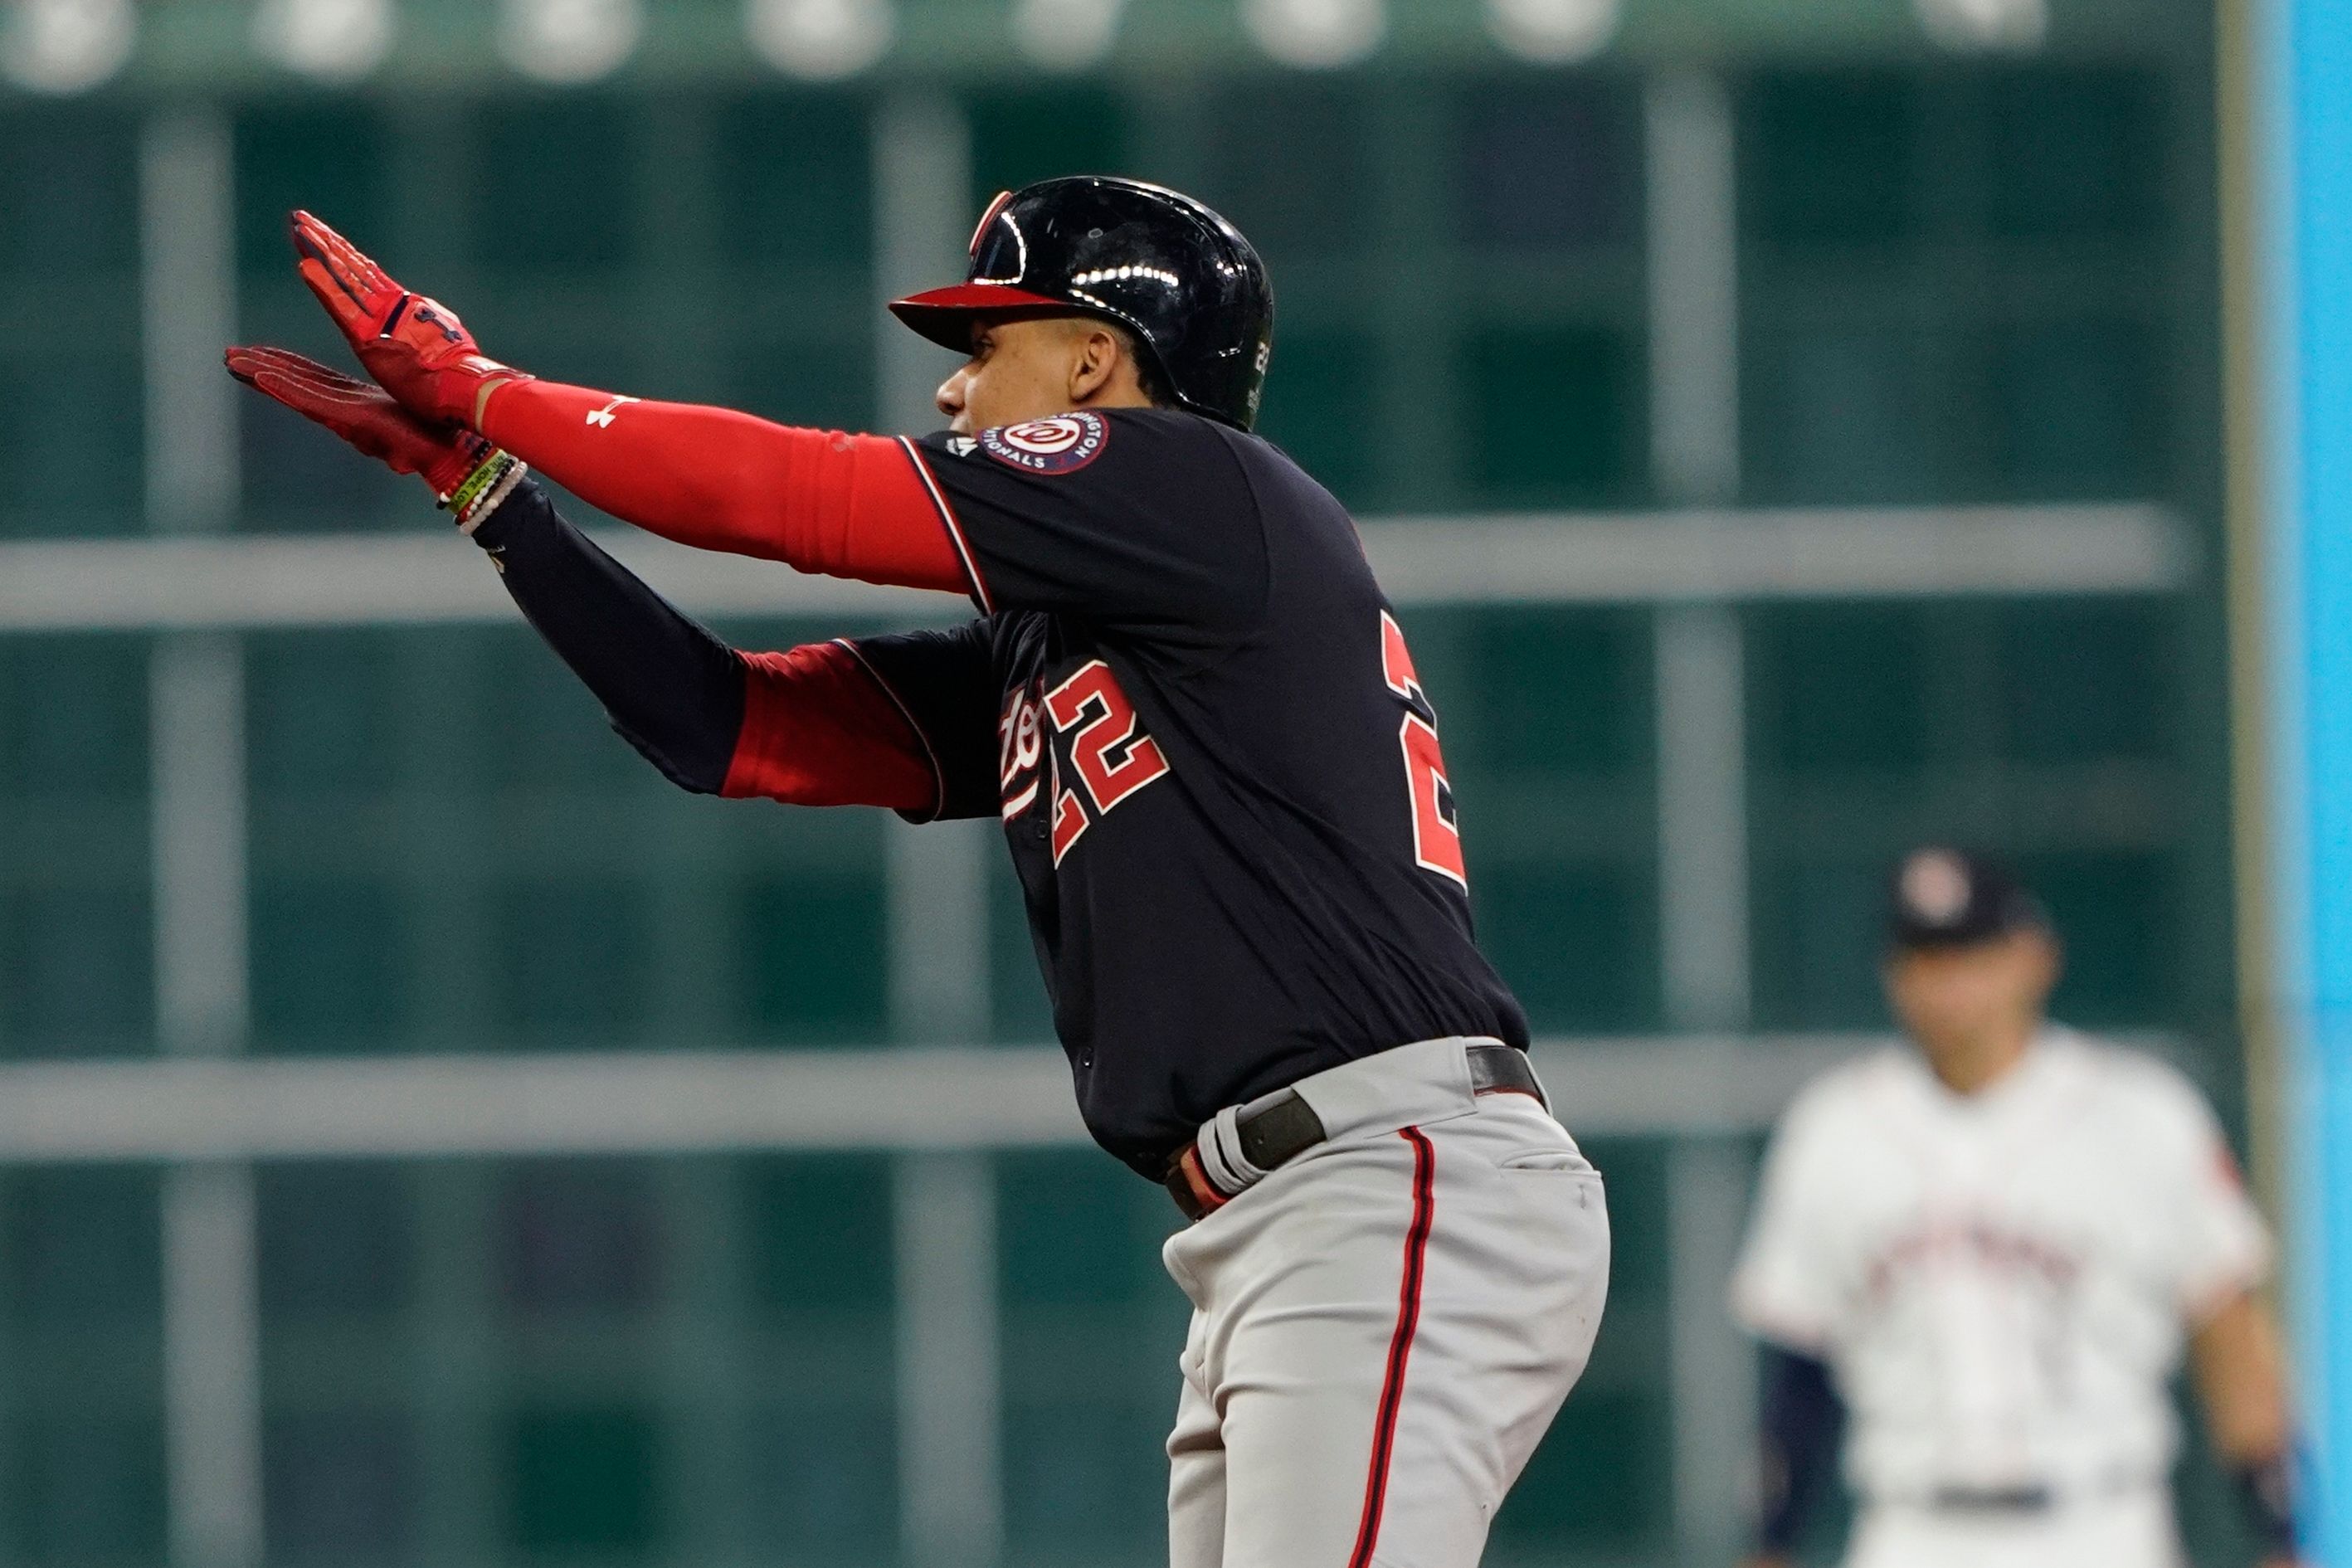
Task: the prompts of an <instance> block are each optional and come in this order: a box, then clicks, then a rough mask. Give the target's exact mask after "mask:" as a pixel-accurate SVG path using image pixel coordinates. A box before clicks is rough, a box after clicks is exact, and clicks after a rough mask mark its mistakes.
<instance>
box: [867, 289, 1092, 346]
mask: <svg viewBox="0 0 2352 1568" xmlns="http://www.w3.org/2000/svg"><path fill="white" fill-rule="evenodd" d="M1080 309H1081V308H1080V307H1079V306H1076V305H1074V304H1072V303H1071V302H1070V301H1069V300H1056V299H1054V298H1053V297H1052V296H1050V295H1046V294H1033V293H1031V292H1030V291H1029V290H1028V289H1016V288H1014V287H1013V286H1012V285H1011V284H1009V283H951V284H950V285H949V286H948V287H946V288H944V289H925V290H923V292H921V293H919V294H909V295H908V296H907V297H906V298H905V299H903V300H891V301H890V313H891V314H892V315H894V316H896V317H898V319H899V320H900V321H904V322H906V323H907V325H908V326H910V327H912V328H914V329H915V331H919V332H920V333H922V334H923V336H925V337H927V338H929V339H930V340H931V342H935V343H937V344H939V345H940V347H941V348H949V349H953V350H955V352H956V353H971V321H972V318H973V317H975V316H985V315H995V314H999V313H1001V312H1004V311H1011V310H1022V311H1027V310H1069V311H1074V312H1075V311H1077V310H1080Z"/></svg>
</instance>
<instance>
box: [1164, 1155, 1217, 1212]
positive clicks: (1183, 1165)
mask: <svg viewBox="0 0 2352 1568" xmlns="http://www.w3.org/2000/svg"><path fill="white" fill-rule="evenodd" d="M1160 1185H1161V1186H1163V1187H1165V1188H1167V1189H1168V1195H1169V1196H1170V1197H1171V1198H1174V1199H1175V1200H1176V1206H1177V1207H1178V1208H1179V1209H1181V1210H1182V1211H1183V1215H1184V1217H1185V1218H1186V1219H1189V1220H1194V1221H1198V1220H1202V1219H1205V1218H1207V1217H1208V1216H1209V1215H1213V1214H1214V1213H1216V1212H1217V1210H1219V1209H1221V1208H1223V1207H1224V1206H1225V1205H1226V1204H1228V1203H1230V1202H1232V1201H1233V1200H1231V1199H1230V1198H1228V1197H1226V1196H1225V1194H1223V1193H1221V1192H1219V1191H1217V1189H1216V1186H1215V1185H1214V1184H1213V1183H1212V1182H1211V1181H1210V1180H1209V1177H1208V1173H1206V1172H1204V1171H1202V1169H1201V1151H1200V1150H1199V1149H1198V1148H1197V1147H1196V1146H1194V1145H1193V1144H1191V1143H1187V1144H1185V1145H1184V1147H1183V1148H1181V1150H1179V1151H1177V1153H1176V1157H1175V1158H1174V1159H1172V1160H1171V1161H1169V1162H1168V1173H1167V1174H1166V1175H1164V1176H1162V1177H1160Z"/></svg>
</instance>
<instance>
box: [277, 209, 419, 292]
mask: <svg viewBox="0 0 2352 1568" xmlns="http://www.w3.org/2000/svg"><path fill="white" fill-rule="evenodd" d="M300 221H301V224H302V228H303V231H304V233H305V234H306V235H307V236H308V237H309V239H310V243H311V244H312V245H313V246H314V247H316V248H317V251H318V254H319V255H320V258H321V259H322V260H324V261H325V262H326V264H327V266H328V268H330V269H331V271H332V272H333V273H334V274H335V276H336V278H337V279H338V280H340V281H341V283H342V285H343V286H344V287H345V288H346V289H350V290H351V291H352V294H353V295H354V296H355V297H357V298H358V299H360V300H362V301H363V302H366V303H369V304H372V305H375V306H379V307H380V306H381V305H382V304H383V298H384V296H385V295H387V294H397V293H399V292H400V291H401V289H400V285H399V284H397V283H394V281H393V280H392V279H390V278H388V277H386V276H385V275H384V270H383V268H381V267H378V266H377V265H376V264H375V262H374V261H373V260H372V259H371V258H369V257H368V256H367V254H366V253H365V252H364V251H362V250H361V249H360V247H358V246H356V245H353V244H352V242H351V241H350V240H348V239H345V238H344V237H342V236H341V235H340V234H338V233H336V232H335V230H334V229H333V228H332V227H331V226H329V225H327V224H324V223H321V222H320V220H319V219H317V218H315V217H312V216H310V214H309V213H303V214H302V215H300Z"/></svg>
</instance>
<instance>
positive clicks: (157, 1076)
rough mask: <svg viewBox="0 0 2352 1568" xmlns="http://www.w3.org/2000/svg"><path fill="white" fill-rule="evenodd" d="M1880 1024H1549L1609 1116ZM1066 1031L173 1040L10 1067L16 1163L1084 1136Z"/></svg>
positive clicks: (1541, 1050)
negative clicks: (629, 1045) (333, 1051)
mask: <svg viewBox="0 0 2352 1568" xmlns="http://www.w3.org/2000/svg"><path fill="white" fill-rule="evenodd" d="M1883 1044H1885V1041H1883V1040H1882V1039H1881V1038H1879V1037H1875V1036H1870V1035H1838V1034H1822V1035H1780V1036H1773V1035H1767V1036H1758V1037H1687V1036H1685V1037H1661V1038H1654V1039H1642V1038H1621V1039H1591V1040H1560V1041H1546V1042H1543V1043H1541V1044H1539V1045H1538V1047H1536V1051H1535V1058H1536V1065H1537V1068H1538V1071H1539V1072H1540V1073H1541V1074H1542V1076H1543V1079H1544V1081H1545V1083H1546V1085H1547V1086H1548V1087H1549V1090H1550V1093H1551V1097H1552V1100H1553V1104H1554V1106H1555V1108H1556V1109H1557V1110H1559V1115H1560V1118H1561V1120H1562V1121H1565V1122H1566V1123H1567V1124H1568V1125H1569V1127H1570V1129H1571V1130H1573V1131H1577V1132H1579V1133H1581V1134H1585V1135H1590V1136H1627V1135H1639V1134H1656V1135H1693V1134H1700V1135H1703V1134H1710V1133H1727V1132H1747V1131H1759V1130H1761V1129H1763V1128H1764V1127H1766V1126H1769V1124H1770V1122H1771V1121H1772V1119H1773V1117H1775V1116H1776V1115H1777V1114H1778V1113H1779V1112H1780V1109H1781V1107H1782V1106H1784V1105H1786V1104H1787V1103H1788V1101H1789V1100H1790V1097H1791V1096H1793V1095H1794V1094H1795V1093H1796V1091H1797V1090H1798V1089H1799V1088H1801V1086H1802V1085H1803V1084H1804V1083H1805V1082H1806V1080H1808V1079H1811V1077H1813V1076H1814V1075H1815V1074H1817V1073H1819V1072H1822V1071H1823V1070H1824V1069H1826V1068H1829V1067H1831V1066H1833V1065H1834V1064H1836V1063H1837V1062H1840V1061H1843V1060H1844V1059H1846V1058H1849V1057H1851V1056H1853V1055H1854V1054H1855V1053H1857V1052H1859V1051H1863V1050H1867V1049H1870V1048H1873V1047H1877V1046H1880V1045H1883ZM1086 1141H1087V1134H1086V1130H1085V1129H1084V1127H1082V1126H1081V1125H1080V1124H1079V1121H1078V1116H1077V1110H1076V1106H1075V1105H1074V1103H1073V1101H1072V1099H1071V1092H1070V1077H1069V1068H1068V1065H1067V1063H1066V1061H1065V1059H1064V1058H1063V1056H1062V1053H1061V1052H1060V1051H1059V1050H1056V1049H1055V1048H1053V1047H1011V1048H1003V1049H991V1048H987V1047H905V1048H890V1049H874V1050H856V1051H810V1050H802V1051H678V1052H646V1053H636V1054H603V1053H599V1054H594V1055H584V1054H562V1055H559V1054H550V1055H532V1056H440V1057H436V1056H423V1057H397V1058H384V1057H372V1058H340V1059H318V1058H308V1059H303V1058H290V1059H289V1058H234V1057H210V1058H164V1059H146V1060H135V1061H132V1060H113V1061H103V1062H43V1063H16V1064H10V1065H7V1066H0V1163H11V1162H75V1161H163V1162H173V1161H212V1160H242V1159H302V1158H328V1157H334V1158H397V1157H401V1156H411V1155H415V1156H423V1155H489V1154H507V1155H514V1154H616V1153H632V1154H652V1153H708V1152H727V1151H748V1150H784V1149H801V1150H817V1149H832V1150H842V1149H873V1150H909V1151H938V1150H972V1149H995V1148H1021V1147H1030V1148H1035V1147H1045V1146H1053V1145H1063V1144H1071V1145H1075V1144H1080V1143H1083V1142H1086Z"/></svg>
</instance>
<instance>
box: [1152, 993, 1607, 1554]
mask: <svg viewBox="0 0 2352 1568" xmlns="http://www.w3.org/2000/svg"><path fill="white" fill-rule="evenodd" d="M1465 1043H1466V1042H1465V1041H1463V1040H1460V1039H1447V1040H1424V1041H1422V1042H1420V1043H1418V1044H1415V1045H1410V1046H1402V1047H1398V1048H1397V1049H1395V1050H1391V1051H1383V1052H1381V1054H1380V1055H1378V1056H1375V1057H1368V1058H1364V1059H1363V1060H1360V1061H1354V1062H1349V1063H1348V1064H1346V1065H1345V1066H1342V1067H1337V1068H1330V1069H1328V1071H1325V1072H1319V1073H1316V1074H1314V1075H1312V1076H1310V1077H1308V1078H1305V1079H1300V1080H1299V1081H1298V1082H1297V1084H1295V1085H1293V1086H1292V1087H1293V1088H1295V1089H1297V1091H1298V1093H1299V1095H1300V1096H1301V1097H1302V1098H1303V1099H1305V1100H1307V1103H1308V1104H1309V1105H1311V1106H1312V1107H1313V1108H1314V1109H1315V1111H1316V1114H1317V1116H1318V1119H1319V1120H1320V1121H1321V1122H1322V1124H1323V1126H1324V1128H1325V1130H1326V1131H1328V1134H1329V1137H1328V1140H1327V1141H1326V1142H1323V1143H1320V1144H1318V1145H1317V1146H1316V1147H1314V1148H1312V1149H1310V1150H1308V1151H1307V1152H1306V1153H1304V1154H1301V1155H1299V1156H1298V1157H1297V1159H1295V1160H1292V1161H1290V1162H1289V1163H1286V1164H1284V1165H1282V1166H1281V1167H1279V1168H1278V1169H1276V1170H1275V1171H1274V1172H1273V1173H1270V1174H1268V1175H1267V1176H1266V1177H1265V1179H1264V1180H1262V1181H1260V1182H1258V1183H1257V1184H1255V1186H1252V1187H1250V1188H1249V1189H1248V1190H1246V1191H1244V1192H1243V1193H1242V1194H1240V1195H1239V1196H1237V1197H1235V1198H1234V1200H1233V1201H1232V1202H1230V1203H1228V1204H1226V1205H1224V1206H1223V1208H1220V1209H1218V1210H1216V1211H1215V1212H1213V1213H1212V1214H1210V1215H1207V1216H1205V1217H1204V1218H1202V1219H1201V1220H1199V1221H1196V1222H1195V1223H1194V1224H1192V1226H1189V1227H1188V1228H1186V1229H1184V1230H1181V1231H1178V1232H1177V1233H1176V1234H1175V1235H1174V1236H1173V1237H1170V1238H1169V1241H1168V1244H1167V1247H1166V1248H1165V1250H1164V1253H1163V1258H1164V1259H1165V1261H1166V1263H1167V1266H1168V1272H1169V1273H1170V1274H1171V1275H1172V1276H1173V1277H1174V1278H1175V1280H1176V1282H1177V1284H1179V1285H1180V1286H1181V1287H1182V1288H1183V1289H1184V1293H1185V1295H1186V1296H1188V1297H1189V1298H1191V1300H1192V1308H1193V1311H1192V1330H1191V1331H1190V1333H1189V1334H1188V1335H1187V1336H1186V1342H1185V1346H1184V1352H1183V1356H1182V1358H1181V1363H1180V1365H1181V1371H1182V1373H1183V1388H1182V1393H1181V1397H1180V1403H1179V1407H1178V1411H1177V1416H1176V1426H1175V1430H1174V1431H1173V1432H1171V1434H1170V1436H1169V1438H1168V1456H1169V1460H1170V1471H1169V1500H1168V1529H1169V1561H1170V1563H1171V1565H1172V1568H1471V1565H1472V1564H1474V1563H1476V1562H1477V1561H1478V1557H1479V1553H1480V1552H1482V1551H1483V1550H1484V1548H1485V1546H1486V1529H1487V1526H1488V1525H1489V1524H1490V1523H1492V1522H1493V1520H1494V1516H1495V1510H1496V1507H1497V1506H1498V1505H1500V1503H1501V1502H1502V1500H1503V1495H1504V1494H1505V1493H1506V1492H1507V1491H1508V1490H1509V1489H1510V1487H1511V1483H1512V1482H1513V1481H1515V1480H1517V1479H1518V1475H1519V1471H1520V1470H1521V1469H1522V1468H1525V1466H1526V1464H1527V1461H1528V1455H1529V1454H1531V1453H1533V1452H1534V1450H1535V1446H1536V1443H1537V1441H1538V1439H1539V1438H1540V1437H1542V1436H1543V1434H1544V1429H1545V1428H1546V1427H1548V1426H1550V1425H1551V1418H1552V1415H1553V1413H1554V1412H1556V1411H1557V1410H1558V1409H1559V1404H1560V1401H1561V1400H1563V1399H1565V1398H1566V1397H1567V1396H1568V1391H1569V1389H1570V1387H1571V1386H1572V1385H1573V1384H1575V1382H1576V1380H1577V1378H1578V1377H1579V1376H1580V1375H1581V1374H1582V1373H1583V1371H1584V1363H1585V1359H1586V1357H1587V1356H1589V1355H1590V1354H1591V1350H1592V1340H1593V1336H1594V1334H1595V1333H1596V1332H1598V1331H1599V1329H1600V1326H1601V1300H1602V1298H1603V1296H1604V1295H1605V1294H1606V1292H1607V1289H1608V1279H1609V1220H1608V1214H1607V1211H1606V1208H1605V1206H1604V1205H1603V1203H1602V1194H1601V1177H1600V1174H1599V1173H1597V1172H1596V1171H1594V1170H1593V1168H1592V1166H1591V1164H1590V1163H1587V1162H1586V1160H1585V1158H1584V1156H1583V1155H1582V1154H1581V1153H1580V1152H1578V1151H1577V1147H1576V1141H1575V1140H1574V1139H1572V1138H1570V1136H1569V1135H1568V1133H1567V1131H1565V1130H1564V1129H1563V1128H1561V1126H1560V1124H1559V1122H1557V1121H1554V1120H1552V1117H1551V1115H1550V1113H1549V1111H1547V1110H1545V1109H1544V1107H1543V1105H1542V1103H1541V1102H1540V1101H1538V1100H1535V1099H1534V1098H1532V1097H1531V1096H1528V1095H1525V1094H1484V1095H1481V1094H1475V1093H1474V1092H1473V1091H1472V1089H1471V1079H1470V1074H1469V1068H1468V1067H1467V1066H1466V1064H1465V1056H1464V1047H1465Z"/></svg>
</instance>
